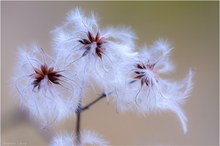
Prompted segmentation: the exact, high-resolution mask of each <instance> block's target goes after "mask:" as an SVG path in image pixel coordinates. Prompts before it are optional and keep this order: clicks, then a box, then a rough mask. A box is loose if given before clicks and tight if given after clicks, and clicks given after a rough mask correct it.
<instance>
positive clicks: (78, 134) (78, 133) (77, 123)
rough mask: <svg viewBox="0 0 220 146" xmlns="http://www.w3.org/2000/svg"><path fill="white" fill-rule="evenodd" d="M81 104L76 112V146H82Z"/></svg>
mask: <svg viewBox="0 0 220 146" xmlns="http://www.w3.org/2000/svg"><path fill="white" fill-rule="evenodd" d="M81 111H82V110H81V103H79V105H78V109H77V111H76V115H77V118H76V144H77V146H78V145H80V144H81V135H80V119H81V118H80V114H81Z"/></svg>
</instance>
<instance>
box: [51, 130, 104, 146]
mask: <svg viewBox="0 0 220 146" xmlns="http://www.w3.org/2000/svg"><path fill="white" fill-rule="evenodd" d="M74 137H75V135H74V134H73V135H70V134H66V133H65V134H60V135H57V136H55V137H54V138H53V140H52V141H51V143H50V146H77V145H76V142H75V139H74ZM87 145H96V146H107V145H108V142H106V141H105V140H104V139H103V138H102V137H101V136H99V135H98V134H97V133H96V132H94V131H83V132H82V139H81V145H80V146H87Z"/></svg>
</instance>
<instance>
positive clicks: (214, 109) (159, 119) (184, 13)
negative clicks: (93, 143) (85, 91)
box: [1, 2, 219, 146]
mask: <svg viewBox="0 0 220 146" xmlns="http://www.w3.org/2000/svg"><path fill="white" fill-rule="evenodd" d="M77 6H79V7H81V8H82V9H84V10H85V11H86V12H90V11H91V10H92V11H94V12H95V13H97V14H98V16H100V23H101V26H103V27H105V26H108V25H114V26H117V25H125V26H131V27H132V28H133V30H134V31H135V32H136V34H137V35H138V37H139V39H138V41H137V49H139V48H138V47H139V46H142V45H144V44H151V43H153V41H154V40H156V39H158V38H160V37H162V38H166V39H168V40H169V41H170V42H171V44H172V45H173V46H174V50H173V53H172V59H173V60H174V61H175V64H176V66H177V67H176V71H175V72H174V73H172V74H171V75H170V77H171V78H172V79H177V80H178V79H181V78H183V77H184V75H185V74H186V73H187V71H188V69H189V68H190V67H192V68H193V69H194V70H195V71H196V76H195V78H194V83H195V85H194V89H193V92H192V94H191V96H190V97H189V99H188V100H187V102H186V104H185V105H184V111H185V113H186V116H187V117H188V119H189V123H188V129H189V130H188V133H187V134H186V135H184V134H183V131H182V129H181V124H180V122H179V121H178V119H177V117H176V116H175V115H174V114H173V113H170V112H162V113H161V114H150V115H148V116H146V117H142V116H140V115H137V114H135V113H125V114H118V113H117V112H116V110H115V106H114V104H113V103H112V102H110V103H107V102H106V101H104V100H103V101H101V102H99V103H98V104H97V105H96V106H94V107H92V108H91V109H90V110H89V111H86V112H85V113H83V115H82V128H83V129H90V130H95V131H97V132H98V133H99V134H101V135H102V136H103V137H104V138H105V139H106V140H108V141H109V142H110V144H111V145H218V130H219V127H218V124H219V109H218V107H219V98H218V89H219V88H218V71H219V70H218V67H219V65H218V55H219V51H218V41H219V37H218V34H219V29H218V27H219V24H218V22H219V15H218V12H219V11H218V9H219V4H218V2H2V5H1V12H2V14H1V16H2V23H1V24H2V27H1V30H2V32H1V35H2V39H1V41H2V44H1V47H2V48H1V49H2V50H1V53H2V56H1V59H2V60H1V61H2V62H1V67H2V68H1V69H2V76H1V77H2V80H1V83H2V84H1V89H2V90H1V91H2V93H1V96H2V97H1V98H2V100H1V101H2V104H1V105H2V108H1V118H2V145H3V146H8V145H10V144H11V145H13V144H14V145H19V146H20V145H22V144H23V145H24V144H26V145H28V146H36V145H47V144H48V139H49V138H48V137H50V133H51V131H44V130H43V131H42V130H39V129H38V128H36V127H37V126H36V123H31V122H30V121H29V120H25V119H27V118H25V117H26V116H25V115H24V114H21V113H20V111H19V110H18V109H17V105H16V104H17V102H16V100H15V99H14V94H13V93H12V92H11V88H10V86H9V80H10V78H11V75H12V74H13V67H14V64H15V61H16V55H17V54H16V53H17V47H18V46H23V45H30V44H31V43H32V42H33V41H34V42H37V44H38V46H40V47H42V48H44V49H45V50H47V52H50V50H51V34H50V33H49V32H50V31H51V30H52V29H53V28H54V27H55V26H58V25H60V24H61V23H62V22H63V20H64V17H65V14H66V13H67V12H69V11H70V10H71V9H73V8H75V7H77ZM94 97H95V95H93V94H92V93H91V98H94ZM74 126H75V121H74V118H73V117H71V118H70V120H67V121H65V122H63V123H60V124H59V125H56V126H54V127H52V131H53V130H54V131H59V132H62V131H65V130H67V131H69V132H72V131H73V129H74ZM50 130H51V129H50Z"/></svg>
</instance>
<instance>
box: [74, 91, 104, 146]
mask: <svg viewBox="0 0 220 146" xmlns="http://www.w3.org/2000/svg"><path fill="white" fill-rule="evenodd" d="M104 97H106V94H104V93H103V94H102V95H101V96H99V97H98V98H96V99H95V100H94V101H92V102H91V103H89V104H88V105H86V106H84V107H82V106H81V102H80V103H79V105H78V108H77V110H76V144H77V146H80V145H81V134H80V122H81V112H82V111H84V110H87V109H89V107H91V106H92V105H94V104H95V103H96V102H98V101H99V100H101V99H102V98H104Z"/></svg>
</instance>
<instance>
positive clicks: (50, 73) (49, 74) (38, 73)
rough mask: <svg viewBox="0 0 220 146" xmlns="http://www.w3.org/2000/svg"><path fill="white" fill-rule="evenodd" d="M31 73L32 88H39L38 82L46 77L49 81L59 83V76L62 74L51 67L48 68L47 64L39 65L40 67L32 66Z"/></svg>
mask: <svg viewBox="0 0 220 146" xmlns="http://www.w3.org/2000/svg"><path fill="white" fill-rule="evenodd" d="M34 71H35V73H34V74H33V77H34V81H33V82H32V85H33V86H34V88H36V87H38V89H40V83H41V81H42V80H43V79H44V78H47V79H48V80H49V81H50V82H51V83H54V84H60V83H59V81H60V77H61V76H62V75H61V74H59V73H58V72H57V71H54V68H53V67H50V68H48V66H47V64H44V65H41V66H40V68H34Z"/></svg>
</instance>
